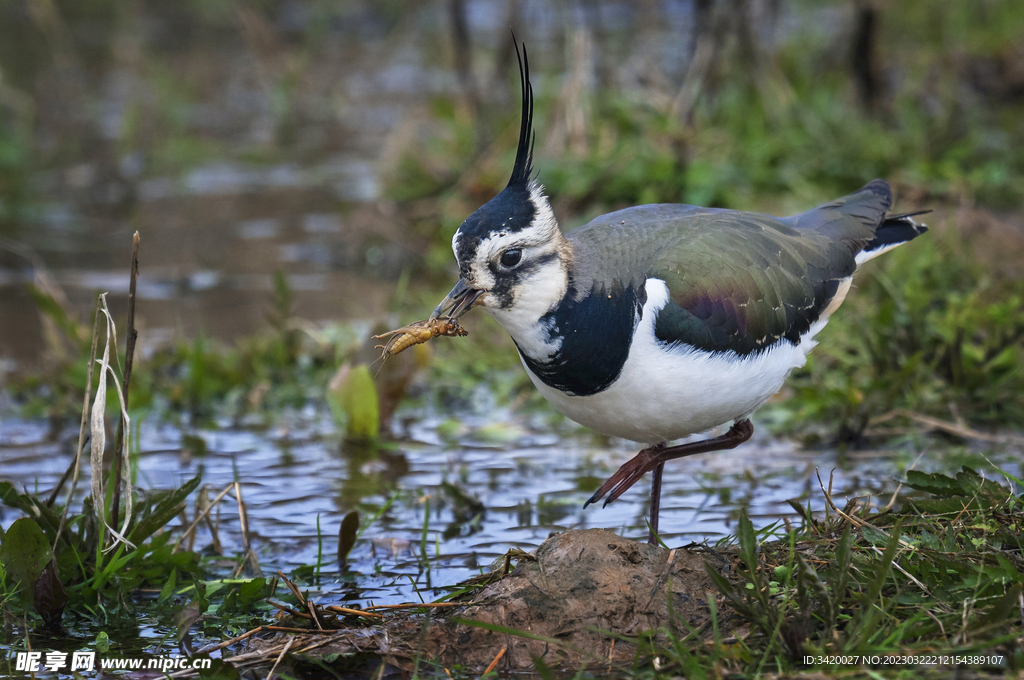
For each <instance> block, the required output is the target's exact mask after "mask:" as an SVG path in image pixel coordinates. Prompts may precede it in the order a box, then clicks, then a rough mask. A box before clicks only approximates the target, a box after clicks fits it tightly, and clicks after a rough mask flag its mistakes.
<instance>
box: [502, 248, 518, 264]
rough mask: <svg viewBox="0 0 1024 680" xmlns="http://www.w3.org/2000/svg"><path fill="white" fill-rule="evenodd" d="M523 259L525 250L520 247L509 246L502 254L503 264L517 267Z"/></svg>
mask: <svg viewBox="0 0 1024 680" xmlns="http://www.w3.org/2000/svg"><path fill="white" fill-rule="evenodd" d="M521 259H523V251H521V250H519V249H518V248H509V249H508V250H506V251H505V252H503V253H502V254H501V266H502V267H508V268H511V267H515V266H516V265H517V264H519V261H520V260H521Z"/></svg>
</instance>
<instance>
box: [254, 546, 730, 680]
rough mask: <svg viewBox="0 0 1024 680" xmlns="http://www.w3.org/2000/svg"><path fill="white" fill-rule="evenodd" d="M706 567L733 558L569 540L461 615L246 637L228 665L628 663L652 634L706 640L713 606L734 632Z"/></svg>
mask: <svg viewBox="0 0 1024 680" xmlns="http://www.w3.org/2000/svg"><path fill="white" fill-rule="evenodd" d="M705 563H707V564H711V565H713V567H714V568H715V569H716V570H718V571H719V573H721V574H723V575H724V576H726V577H729V576H730V575H731V573H732V571H733V570H734V569H735V568H736V564H735V563H734V561H733V560H732V559H730V558H728V557H726V556H723V555H719V554H716V553H714V552H713V551H710V550H707V549H697V550H692V551H691V550H688V549H684V548H678V549H674V550H668V549H665V548H661V547H657V546H652V545H647V544H645V543H637V542H634V541H630V540H627V539H624V538H621V537H619V536H616V535H615V534H613V533H611V532H610V531H605V530H603V529H589V530H586V531H570V532H567V533H564V534H558V535H555V536H552V537H550V538H549V539H547V540H546V541H545V542H544V543H543V544H542V545H541V546H540V547H539V548H538V549H537V550H536V551H534V552H533V553H530V554H529V556H525V554H524V556H523V557H521V558H520V559H519V564H518V566H515V567H514V568H513V569H512V570H511V571H510V572H509V573H508V574H507V575H505V576H504V577H500V575H501V570H500V569H499V570H498V571H497V572H494V573H493V574H492V578H498V579H499V580H497V581H495V582H492V583H490V584H489V585H486V586H484V587H482V588H481V589H479V590H478V591H476V592H475V594H473V595H472V596H467V597H469V598H470V599H468V600H467V602H466V603H465V605H464V606H452V607H449V608H445V609H438V610H434V612H432V613H431V615H429V616H424V615H422V614H416V615H412V614H401V615H395V616H393V617H391V618H385V619H383V620H382V621H381V622H380V623H379V624H377V625H373V626H366V625H359V624H356V625H355V626H354V627H352V628H350V629H343V630H341V631H339V632H337V633H334V634H332V635H330V636H329V637H327V636H324V635H323V634H319V635H316V636H299V637H296V636H294V635H282V636H278V637H274V638H269V639H260V640H253V641H252V642H251V643H250V645H249V646H248V649H247V651H246V652H245V653H244V654H241V655H239V656H237V657H235V662H236V663H242V664H247V663H251V662H253V661H257V660H259V659H262V660H263V661H264V662H266V661H269V662H273V661H274V660H276V659H277V658H278V657H279V656H280V653H281V650H283V649H284V645H286V644H288V640H291V643H290V645H289V651H288V654H287V655H286V656H285V657H281V658H282V664H283V666H282V667H280V668H279V670H283V669H284V668H287V667H291V671H287V670H284V672H292V673H295V674H296V675H299V676H301V675H303V671H302V667H303V666H306V665H309V664H315V661H319V662H320V663H323V662H327V663H328V664H329V665H330V666H332V667H333V669H334V670H336V671H339V672H341V671H346V670H348V671H351V670H355V669H354V668H353V667H352V664H357V665H364V666H365V664H367V663H370V664H373V663H374V659H375V658H382V659H383V660H384V661H385V662H386V663H387V664H388V665H390V666H392V667H394V670H395V671H410V670H412V668H413V666H414V664H415V663H416V660H417V659H421V660H423V661H430V662H432V663H436V664H439V665H441V666H442V667H453V666H461V667H462V668H463V669H465V670H467V671H470V672H479V671H481V670H483V669H484V668H486V667H488V666H489V665H490V664H491V663H492V661H494V659H495V658H496V657H498V655H499V653H501V658H500V660H499V661H498V664H497V668H498V669H499V670H506V671H513V670H527V669H532V668H534V667H535V659H541V660H543V663H544V665H546V666H547V667H548V668H551V669H565V670H576V669H579V668H581V667H584V666H589V667H598V666H603V665H609V664H621V663H630V662H632V661H633V660H634V659H635V658H636V656H637V651H638V648H637V643H636V642H630V640H633V641H637V640H640V639H643V638H645V637H646V636H647V635H648V634H650V633H652V632H653V634H654V636H655V638H656V639H657V638H662V639H663V638H664V636H665V635H666V633H665V631H668V630H671V631H673V632H674V633H675V634H676V635H678V636H679V637H686V636H687V635H688V634H689V633H690V632H691V631H696V635H697V636H699V637H701V638H705V637H710V635H711V631H712V627H711V617H712V611H711V608H710V607H709V604H708V601H709V599H710V598H713V597H714V598H715V609H716V611H717V618H718V625H719V631H720V634H721V635H723V636H729V635H730V634H731V632H732V629H733V628H734V626H736V625H737V624H738V621H737V620H736V618H735V617H734V615H733V614H732V612H731V611H730V610H729V608H728V605H727V604H725V603H724V602H723V601H722V598H721V596H718V595H717V591H716V590H715V588H714V586H713V585H712V582H711V580H710V578H709V577H708V575H707V572H706V569H705ZM484 626H487V627H484ZM495 627H500V628H501V629H508V630H509V631H511V630H515V631H519V632H520V634H518V635H517V634H513V633H511V632H506V631H505V630H495ZM503 649H504V652H503V653H502V650H503Z"/></svg>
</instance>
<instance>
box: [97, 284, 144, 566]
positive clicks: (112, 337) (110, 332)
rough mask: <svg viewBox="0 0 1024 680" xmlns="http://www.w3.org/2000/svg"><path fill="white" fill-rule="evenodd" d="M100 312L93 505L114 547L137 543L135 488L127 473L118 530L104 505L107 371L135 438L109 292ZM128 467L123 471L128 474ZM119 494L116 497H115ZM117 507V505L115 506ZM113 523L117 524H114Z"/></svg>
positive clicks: (122, 419)
mask: <svg viewBox="0 0 1024 680" xmlns="http://www.w3.org/2000/svg"><path fill="white" fill-rule="evenodd" d="M99 311H100V312H101V313H102V314H103V316H104V317H105V318H106V327H107V332H106V340H105V342H104V344H103V358H102V359H100V360H98V363H99V364H100V376H99V380H98V382H97V384H96V397H95V399H94V400H93V403H92V413H91V415H90V418H89V427H90V430H91V434H90V439H91V442H90V443H91V446H90V467H91V470H90V477H91V481H92V497H93V505H94V506H95V508H94V509H95V511H96V519H97V521H98V522H99V525H100V533H101V536H100V543H101V544H102V543H105V542H106V536H107V533H106V532H110V535H111V536H113V537H114V541H113V542H112V543H111V544H110V545H109V546H107V547H106V548H105V549H104V550H105V551H111V550H114V549H115V548H116V547H117V546H118V544H120V543H124V544H125V545H127V546H128V547H129V548H134V547H135V546H134V545H132V544H131V542H130V541H129V540H128V539H127V538H126V537H125V534H126V533H128V523H129V519H130V518H131V515H132V487H131V478H130V475H126V474H123V476H122V478H123V479H124V480H125V483H124V497H125V519H124V523H123V524H122V525H121V528H120V530H118V529H115V528H114V527H116V526H117V517H116V516H113V515H111V518H110V523H108V522H107V514H106V508H105V507H104V499H105V498H106V491H105V489H104V476H103V473H102V471H103V454H104V453H105V451H106V443H107V434H106V420H105V414H106V407H107V373H109V374H110V381H111V382H112V383H113V385H114V391H115V393H116V394H117V401H118V406H120V418H119V421H120V423H121V425H122V426H123V427H124V439H125V441H126V442H128V444H129V446H130V445H131V440H132V429H131V419H130V418H129V417H128V409H127V406H126V404H125V400H124V392H123V390H122V389H121V384H120V382H119V381H118V378H117V373H116V372H115V371H114V368H113V366H111V359H110V355H111V347H113V350H114V351H113V355H114V361H115V362H116V361H117V358H118V357H117V326H116V324H115V323H114V317H112V316H111V315H110V310H109V309H108V308H107V293H103V294H102V295H100V309H99ZM121 463H122V467H125V466H126V464H127V460H126V459H124V458H122V459H121ZM126 472H127V470H124V471H123V473H126ZM115 497H116V496H115ZM111 509H113V505H111ZM111 523H112V524H113V526H111Z"/></svg>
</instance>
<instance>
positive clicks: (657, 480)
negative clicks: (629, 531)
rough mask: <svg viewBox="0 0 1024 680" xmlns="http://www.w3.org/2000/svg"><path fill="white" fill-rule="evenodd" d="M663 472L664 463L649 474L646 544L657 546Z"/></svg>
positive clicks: (659, 464)
mask: <svg viewBox="0 0 1024 680" xmlns="http://www.w3.org/2000/svg"><path fill="white" fill-rule="evenodd" d="M663 472H665V463H658V465H657V466H655V468H654V472H653V473H651V521H650V525H651V533H650V534H648V535H647V542H648V543H650V544H651V545H658V515H659V514H661V475H662V473H663Z"/></svg>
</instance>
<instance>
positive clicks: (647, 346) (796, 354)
mask: <svg viewBox="0 0 1024 680" xmlns="http://www.w3.org/2000/svg"><path fill="white" fill-rule="evenodd" d="M645 291H646V300H645V301H644V304H643V306H642V310H641V312H640V314H638V315H637V316H638V322H637V323H636V324H635V332H632V330H631V335H632V337H631V338H630V339H629V341H628V342H627V343H626V345H625V348H626V349H625V354H624V356H623V357H622V360H621V364H619V365H618V366H617V367H616V368H615V369H614V370H615V375H614V376H611V379H610V380H608V378H609V376H610V373H611V369H610V368H609V370H606V371H603V372H602V371H601V370H600V369H599V368H597V367H593V362H589V361H585V360H584V359H583V358H582V357H576V358H577V361H576V363H575V364H574V363H573V362H572V361H567V362H566V363H565V365H564V368H563V369H562V370H563V371H564V372H557V375H556V378H555V379H554V380H553V379H552V376H551V373H552V369H551V367H547V370H548V374H547V375H545V374H544V373H540V372H538V371H537V369H536V368H535V367H534V365H532V364H531V362H530V361H529V360H528V359H527V358H526V357H525V356H523V363H524V365H525V366H526V368H527V371H528V372H529V374H530V378H531V380H532V381H533V382H534V384H535V385H536V386H537V388H538V389H539V390H540V392H541V393H542V394H543V395H544V397H545V398H546V399H547V400H548V401H550V402H551V404H552V405H553V406H554V407H555V408H556V409H557V410H558V411H559V412H561V413H562V414H563V415H565V416H567V417H568V418H571V419H572V420H575V421H576V422H578V423H580V424H582V425H586V426H587V427H590V428H592V429H594V430H597V431H598V432H602V433H604V434H608V435H611V436H616V437H622V438H624V439H630V440H633V441H638V442H643V443H646V444H655V443H660V442H666V441H672V440H675V439H679V438H681V437H686V436H689V435H691V434H695V433H698V432H703V431H705V430H708V429H711V428H713V427H717V426H718V425H722V424H724V423H727V422H729V421H732V420H736V419H738V418H742V417H746V416H748V415H750V414H751V413H753V412H754V411H755V410H757V408H758V407H760V406H761V405H762V404H763V403H764V402H765V401H767V400H768V398H769V397H771V396H772V395H773V394H775V393H776V392H777V391H778V390H779V389H780V388H781V387H782V384H783V382H784V381H785V379H786V377H787V376H788V375H789V373H790V371H792V370H793V368H795V367H797V366H801V365H803V363H804V360H805V356H806V354H807V352H808V351H809V350H810V348H811V347H812V346H813V344H814V343H813V335H814V333H817V332H818V330H820V329H821V327H822V326H824V321H822V322H820V323H819V324H815V327H814V328H812V329H811V331H809V332H808V333H807V334H805V335H804V336H803V337H802V338H801V339H800V342H798V343H792V342H790V341H788V340H784V339H783V340H781V341H779V342H777V343H776V344H774V345H773V346H771V347H769V348H767V349H765V350H764V351H761V352H757V353H751V354H747V355H738V354H736V353H734V352H705V351H700V350H697V349H695V348H693V347H691V346H687V345H684V344H676V345H672V346H670V345H666V344H665V343H663V342H661V341H659V340H658V339H657V338H656V337H655V333H654V325H655V322H656V319H657V314H658V312H659V311H660V310H661V308H663V307H664V306H665V304H666V303H667V302H668V299H669V293H668V287H667V286H666V285H665V282H664V281H661V280H659V279H653V278H649V279H647V281H646V283H645ZM590 335H591V338H592V339H593V338H594V337H595V336H598V335H599V334H598V333H592V334H590ZM599 345H600V343H599V342H596V341H593V340H592V341H591V342H589V343H586V344H585V347H586V351H589V352H594V353H595V354H596V355H599V354H600V352H601V350H602V348H601V347H600V346H599ZM580 347H581V349H583V348H584V345H580ZM621 347H622V346H621V345H620V346H619V348H618V349H616V350H614V351H612V350H609V348H604V351H606V352H610V356H615V357H617V356H618V352H621ZM581 366H589V367H591V368H590V369H589V370H593V371H594V373H595V375H600V376H601V377H602V379H604V380H608V382H607V384H605V385H604V386H603V387H601V388H600V389H597V390H593V391H590V392H586V393H581V392H573V393H570V392H569V391H568V390H565V389H562V388H561V387H560V386H562V385H566V384H573V383H574V381H581V378H582V379H583V380H585V379H586V375H587V374H586V373H585V374H583V376H579V375H576V374H575V371H576V370H578V368H579V367H581ZM541 368H542V370H543V369H544V366H543V365H542V367H541ZM594 384H597V381H596V380H595V381H594Z"/></svg>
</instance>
